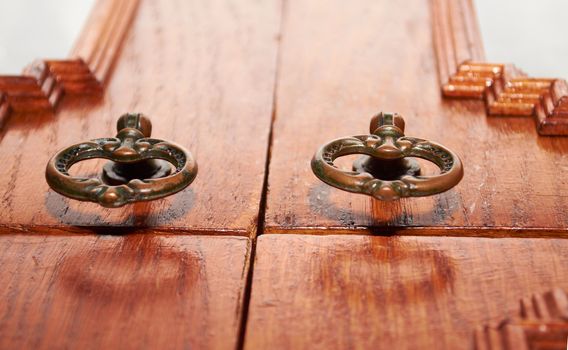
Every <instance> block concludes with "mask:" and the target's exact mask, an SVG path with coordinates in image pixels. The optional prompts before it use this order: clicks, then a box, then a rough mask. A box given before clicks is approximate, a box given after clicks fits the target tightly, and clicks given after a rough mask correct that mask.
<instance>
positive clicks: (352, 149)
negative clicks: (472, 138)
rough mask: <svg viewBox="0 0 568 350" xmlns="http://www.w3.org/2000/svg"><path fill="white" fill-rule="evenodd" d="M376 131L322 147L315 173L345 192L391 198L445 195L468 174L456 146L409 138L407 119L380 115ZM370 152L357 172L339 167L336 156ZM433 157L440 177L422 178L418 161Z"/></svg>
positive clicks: (375, 120) (374, 123)
mask: <svg viewBox="0 0 568 350" xmlns="http://www.w3.org/2000/svg"><path fill="white" fill-rule="evenodd" d="M370 130H371V135H361V136H352V137H346V138H341V139H337V140H334V141H331V142H330V143H328V144H325V145H324V146H322V147H321V148H320V149H319V150H318V151H317V152H316V154H315V155H314V157H313V159H312V170H313V172H314V173H315V175H316V176H317V177H318V178H319V179H320V180H322V181H323V182H325V183H327V184H328V185H331V186H334V187H337V188H340V189H342V190H345V191H349V192H354V193H362V194H366V195H370V196H372V197H374V198H376V199H379V200H384V201H390V200H396V199H399V198H402V197H421V196H429V195H433V194H436V193H441V192H444V191H447V190H449V189H450V188H452V187H454V186H455V185H457V184H458V183H459V182H460V180H461V179H462V177H463V168H462V163H461V161H460V159H459V157H458V156H457V155H456V154H455V153H454V152H452V151H451V150H449V149H447V148H445V147H444V146H442V145H439V144H437V143H434V142H430V141H427V140H422V139H418V138H414V137H408V136H404V119H403V118H402V117H401V116H400V115H397V114H394V115H393V114H386V113H385V114H383V113H380V114H378V115H376V116H375V117H373V119H372V120H371V127H370ZM350 154H363V155H366V156H365V157H362V158H361V159H359V160H357V161H355V162H354V163H353V171H345V170H342V169H339V168H338V167H336V166H335V165H334V161H335V159H336V158H338V157H341V156H346V155H350ZM406 157H416V158H422V159H426V160H429V161H431V162H432V163H434V164H436V165H437V166H438V168H440V174H439V175H433V176H420V175H419V173H420V165H419V164H418V162H416V161H415V160H412V159H408V158H406Z"/></svg>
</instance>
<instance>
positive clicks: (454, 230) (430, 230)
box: [264, 226, 568, 238]
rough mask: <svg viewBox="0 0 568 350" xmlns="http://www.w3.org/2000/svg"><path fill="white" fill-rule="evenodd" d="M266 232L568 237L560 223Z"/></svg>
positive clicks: (274, 230)
mask: <svg viewBox="0 0 568 350" xmlns="http://www.w3.org/2000/svg"><path fill="white" fill-rule="evenodd" d="M264 233H266V234H306V235H323V236H325V235H365V236H419V237H420V236H447V237H486V238H568V228H558V227H554V228H551V227H528V228H520V227H483V226H482V227H472V226H470V227H465V226H464V227H448V226H415V227H393V226H384V227H380V226H377V227H293V228H284V227H275V226H270V227H266V228H265V230H264Z"/></svg>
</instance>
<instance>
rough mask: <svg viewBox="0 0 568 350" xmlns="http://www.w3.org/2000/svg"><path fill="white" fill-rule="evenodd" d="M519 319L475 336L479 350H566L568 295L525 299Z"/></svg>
mask: <svg viewBox="0 0 568 350" xmlns="http://www.w3.org/2000/svg"><path fill="white" fill-rule="evenodd" d="M519 306H520V307H519V311H518V314H517V315H513V316H512V317H510V318H507V319H505V320H503V322H501V323H500V324H499V325H498V326H485V327H480V328H478V329H477V330H476V333H475V348H476V349H478V350H500V349H503V350H509V349H511V350H513V349H515V350H529V349H546V350H565V349H566V347H567V342H568V295H566V292H565V291H563V290H562V289H558V288H557V289H554V290H551V291H548V292H546V293H542V294H534V295H532V297H530V298H529V297H526V298H523V299H522V300H521V302H520V305H519Z"/></svg>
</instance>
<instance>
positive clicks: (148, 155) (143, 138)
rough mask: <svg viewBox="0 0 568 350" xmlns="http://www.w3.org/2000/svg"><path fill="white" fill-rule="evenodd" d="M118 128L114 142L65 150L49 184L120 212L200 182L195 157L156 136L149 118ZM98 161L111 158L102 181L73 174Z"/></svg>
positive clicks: (124, 120) (54, 162) (130, 118)
mask: <svg viewBox="0 0 568 350" xmlns="http://www.w3.org/2000/svg"><path fill="white" fill-rule="evenodd" d="M117 130H118V133H117V135H116V137H114V138H100V139H94V140H91V141H87V142H82V143H78V144H75V145H73V146H70V147H67V148H65V149H63V150H61V151H59V152H58V153H57V154H56V155H55V156H53V158H51V159H50V160H49V162H48V164H47V168H46V171H45V177H46V180H47V183H48V184H49V186H50V187H51V188H52V189H53V190H55V191H56V192H58V193H60V194H62V195H64V196H66V197H69V198H73V199H77V200H80V201H91V202H97V203H99V204H100V205H102V206H104V207H109V208H116V207H121V206H123V205H125V204H127V203H131V202H138V201H148V200H154V199H158V198H162V197H166V196H169V195H172V194H174V193H176V192H179V191H181V190H183V189H184V188H185V187H187V186H188V185H189V184H190V183H191V182H192V181H193V180H194V179H195V176H196V175H197V163H196V162H195V160H194V158H193V157H192V155H191V153H190V152H189V151H187V150H185V149H184V148H183V147H181V146H178V145H176V144H174V143H172V142H167V141H164V140H160V139H154V138H150V134H151V132H152V123H151V122H150V120H149V119H148V118H147V117H145V116H144V115H142V114H125V115H123V116H121V117H120V119H119V120H118V122H117ZM92 158H105V159H109V160H111V162H109V163H108V164H106V165H105V167H104V171H103V176H102V179H99V178H84V177H77V176H71V175H70V174H69V168H71V166H72V165H73V164H75V163H77V162H80V161H82V160H86V159H92ZM172 168H173V170H172Z"/></svg>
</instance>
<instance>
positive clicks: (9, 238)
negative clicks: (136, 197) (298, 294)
mask: <svg viewBox="0 0 568 350" xmlns="http://www.w3.org/2000/svg"><path fill="white" fill-rule="evenodd" d="M248 242H249V240H248V239H247V238H243V237H195V236H170V235H158V236H155V235H136V234H135V235H126V236H90V235H59V236H53V235H51V236H39V235H33V236H30V235H0V266H2V268H1V269H0V281H2V288H0V300H2V301H1V302H0V348H2V349H141V348H145V349H189V348H191V349H193V348H195V349H232V348H235V347H236V345H237V339H238V329H239V325H240V318H241V313H242V301H243V291H244V286H245V276H246V274H245V269H246V267H247V266H248V264H247V261H248V254H249V247H248Z"/></svg>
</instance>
